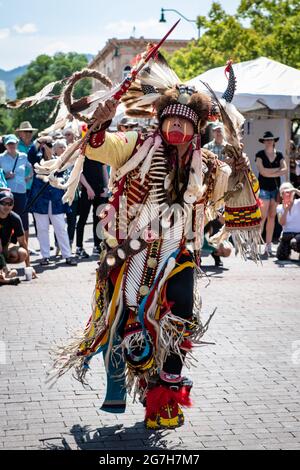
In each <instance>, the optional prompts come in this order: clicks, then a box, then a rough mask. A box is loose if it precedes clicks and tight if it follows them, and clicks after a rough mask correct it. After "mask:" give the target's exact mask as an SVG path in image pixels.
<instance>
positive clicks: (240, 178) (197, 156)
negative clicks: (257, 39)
mask: <svg viewBox="0 0 300 470" xmlns="http://www.w3.org/2000/svg"><path fill="white" fill-rule="evenodd" d="M231 69H232V67H231ZM231 69H230V74H231V78H232V74H233V71H232V70H231ZM229 85H230V87H229V88H228V89H227V90H226V92H225V93H224V96H223V97H224V103H223V105H220V103H219V104H218V102H217V101H216V97H215V96H214V95H213V96H214V98H213V97H210V96H209V95H208V94H206V93H200V92H197V91H196V90H195V88H193V87H190V86H188V85H186V84H182V83H181V81H180V80H179V78H178V77H177V76H176V74H175V73H174V72H173V71H172V70H171V69H170V68H169V67H168V65H167V64H166V63H165V62H163V61H162V58H161V57H159V58H158V60H156V61H153V62H152V63H151V65H149V67H147V68H145V69H144V71H143V72H142V73H141V76H140V80H138V81H136V82H135V83H134V85H133V86H132V88H131V89H130V90H129V92H128V93H127V94H126V95H125V96H124V100H123V101H124V104H125V106H126V108H127V115H128V116H132V117H136V118H138V117H151V116H152V117H153V115H155V116H156V117H157V119H158V123H159V124H158V128H157V129H155V131H154V132H153V133H151V134H150V135H149V136H148V137H147V138H146V139H144V138H143V136H142V135H141V134H140V133H138V132H136V131H130V132H124V133H121V132H119V133H117V134H112V133H109V132H106V129H108V127H109V125H110V122H111V120H112V119H113V118H114V116H115V113H116V109H117V105H118V103H117V102H116V101H114V100H113V99H108V100H106V101H105V102H102V103H100V104H99V106H98V108H97V110H96V111H95V112H94V115H93V122H94V125H95V124H96V123H98V129H96V130H95V132H93V133H92V135H91V137H90V139H89V144H88V146H87V147H86V149H85V155H86V156H87V158H88V159H90V160H94V161H98V162H102V163H103V164H107V165H109V166H111V167H112V197H111V199H110V201H109V204H107V205H105V207H103V210H102V211H101V212H100V218H101V226H102V228H103V232H104V240H103V247H102V248H103V250H102V255H101V257H100V263H99V268H98V271H97V280H96V289H95V300H94V309H93V312H92V317H91V319H90V321H89V323H88V325H87V328H86V329H85V331H84V333H83V335H82V338H81V339H80V340H79V341H78V339H77V341H75V342H74V341H73V342H72V344H71V343H70V345H67V346H66V347H65V348H63V350H61V355H60V354H58V358H57V361H56V362H55V371H54V372H56V374H55V375H54V377H55V376H59V377H60V376H61V375H62V374H63V373H64V372H66V371H67V370H69V369H70V368H73V367H74V369H75V371H76V373H77V375H78V378H79V380H81V381H82V382H84V381H85V376H86V372H87V371H88V368H89V362H90V360H91V359H92V357H93V356H94V355H96V354H98V353H100V352H102V353H103V354H104V359H105V366H106V372H107V394H106V398H105V401H104V403H103V406H102V410H104V411H107V412H112V413H122V412H124V411H125V407H126V391H129V392H130V391H133V392H134V393H135V394H137V395H138V396H139V398H140V401H141V402H142V403H143V405H144V406H145V408H146V416H145V425H146V427H147V428H150V429H160V428H176V427H178V426H181V425H182V424H183V422H184V416H183V411H182V409H181V407H182V406H190V405H191V400H190V390H191V387H192V382H191V381H190V380H189V379H187V378H186V377H184V376H183V375H182V368H183V365H184V364H186V365H188V366H189V365H190V364H192V363H193V356H192V348H193V345H195V344H200V343H201V338H202V336H203V334H204V332H205V331H206V329H207V327H208V323H209V321H208V323H207V324H206V325H204V326H203V325H202V323H201V321H200V318H199V311H200V298H199V286H198V283H197V280H198V278H199V259H200V250H201V247H202V243H203V227H204V220H205V210H206V208H207V207H208V206H209V208H210V213H211V215H212V217H215V216H216V213H217V211H218V209H219V208H220V207H222V206H223V205H224V194H225V192H226V190H227V185H228V181H229V176H230V174H231V172H232V178H233V179H232V183H231V185H230V192H229V194H227V201H228V202H227V206H226V214H225V219H226V224H227V227H229V229H230V230H231V231H234V232H235V235H236V237H235V240H236V244H237V248H239V249H240V250H241V251H243V254H244V256H246V254H247V253H246V249H247V247H248V246H250V247H251V250H252V251H251V252H250V254H252V255H253V256H256V253H257V251H256V252H255V246H256V241H257V239H258V237H259V236H260V220H261V219H260V211H259V208H258V205H257V201H256V195H255V191H257V188H256V189H255V190H254V189H253V188H252V183H253V182H254V177H253V176H252V174H251V173H250V170H249V162H248V159H247V158H246V156H245V155H244V154H243V152H242V150H241V146H240V143H239V140H238V138H237V135H238V133H237V132H235V131H234V132H233V131H232V139H231V143H232V145H231V146H228V148H227V157H228V163H229V164H230V166H229V165H228V164H227V163H225V162H222V161H220V160H219V159H218V157H217V156H216V155H214V154H213V153H212V152H210V151H209V150H205V149H201V141H200V131H201V129H202V128H203V127H205V126H206V124H207V121H208V120H210V119H212V118H213V117H214V116H215V115H216V114H219V113H220V112H221V113H223V116H224V118H226V119H227V124H228V126H227V129H228V128H230V129H233V128H234V126H233V124H232V121H231V119H230V118H229V115H228V114H227V113H226V111H225V108H226V109H227V102H226V101H231V100H232V98H233V93H232V89H234V86H233V83H232V81H231V82H230V84H229ZM112 96H114V95H112ZM218 105H220V108H218ZM218 109H220V111H218ZM229 109H230V110H231V112H233V110H234V122H235V125H236V126H237V127H238V124H237V123H239V124H241V123H242V122H243V119H242V117H241V116H240V115H239V113H238V112H237V111H236V110H235V108H234V107H233V106H232V105H231V106H230V108H229V107H228V112H229ZM95 121H96V122H95ZM229 124H230V125H231V127H230V126H229ZM233 134H234V136H235V137H234V136H233ZM226 137H227V136H226ZM233 137H234V138H233ZM226 140H227V141H228V139H226ZM52 170H53V168H52ZM74 170H76V169H74ZM250 177H251V181H250ZM74 178H75V171H74V174H73V177H72V175H71V178H70V179H71V180H72V181H74ZM70 188H71V186H70V187H69V188H68V191H67V193H66V195H67V198H68V197H70V199H69V202H71V200H72V197H71V196H72V194H71V192H70V191H69V189H70ZM242 190H243V191H242ZM245 193H246V195H249V199H248V198H247V197H244V196H243V195H244V194H245ZM241 194H242V199H241ZM229 197H231V199H229ZM229 202H230V203H231V204H229Z"/></svg>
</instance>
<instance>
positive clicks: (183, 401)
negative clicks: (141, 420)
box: [146, 385, 192, 418]
mask: <svg viewBox="0 0 300 470" xmlns="http://www.w3.org/2000/svg"><path fill="white" fill-rule="evenodd" d="M169 403H175V404H177V405H181V406H185V407H187V408H190V407H191V406H192V401H191V399H190V389H189V388H188V387H185V386H183V387H181V388H180V389H179V390H178V391H175V390H172V389H170V388H169V387H164V386H163V385H159V386H158V387H155V388H153V389H152V390H148V392H147V395H146V418H148V417H150V416H153V415H156V414H157V413H159V411H160V409H161V408H162V407H163V406H166V405H168V404H169Z"/></svg>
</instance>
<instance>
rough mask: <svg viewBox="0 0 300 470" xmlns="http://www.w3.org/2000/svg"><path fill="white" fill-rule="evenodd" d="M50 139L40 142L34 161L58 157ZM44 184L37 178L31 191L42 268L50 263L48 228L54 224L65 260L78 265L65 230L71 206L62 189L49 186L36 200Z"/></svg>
mask: <svg viewBox="0 0 300 470" xmlns="http://www.w3.org/2000/svg"><path fill="white" fill-rule="evenodd" d="M50 139H51V138H49V137H43V138H41V139H39V149H38V151H36V153H35V155H34V154H33V152H32V154H31V155H30V157H29V158H30V159H31V161H34V160H35V161H36V162H39V161H40V160H41V159H42V158H43V159H44V160H52V159H53V158H55V156H54V155H53V144H52V142H50ZM43 185H45V183H44V182H43V181H42V180H40V179H39V178H37V177H36V176H34V179H33V184H32V189H31V195H30V196H31V201H33V202H29V204H30V205H31V210H32V212H33V214H34V218H35V221H36V227H37V237H38V240H39V243H40V248H41V254H42V257H43V258H42V260H41V262H40V264H41V266H48V265H49V264H51V261H50V239H49V227H50V222H51V224H52V225H53V229H54V233H55V236H56V239H57V243H58V246H59V248H60V251H61V254H62V257H63V258H64V259H65V260H66V264H68V265H70V266H76V265H77V262H76V260H75V258H72V256H71V248H70V243H69V238H68V234H67V230H66V224H65V218H64V214H65V213H66V212H67V211H68V206H67V205H66V204H63V203H62V196H63V190H61V189H57V188H53V187H52V186H50V185H49V186H47V187H46V189H45V190H44V191H43V192H42V193H41V194H40V196H39V197H38V198H37V199H35V198H36V195H37V194H38V193H39V191H40V190H41V188H42V186H43Z"/></svg>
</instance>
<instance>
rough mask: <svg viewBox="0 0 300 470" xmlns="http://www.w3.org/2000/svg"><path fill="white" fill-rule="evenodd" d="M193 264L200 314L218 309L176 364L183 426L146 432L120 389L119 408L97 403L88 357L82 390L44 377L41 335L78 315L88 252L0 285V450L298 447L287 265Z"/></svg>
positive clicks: (96, 381) (98, 369) (295, 285)
mask: <svg viewBox="0 0 300 470" xmlns="http://www.w3.org/2000/svg"><path fill="white" fill-rule="evenodd" d="M89 229H90V228H89ZM87 248H88V250H91V244H90V243H89V244H88V245H87ZM36 259H37V258H34V260H36ZM204 265H205V266H206V267H205V271H206V274H207V276H208V277H207V278H205V277H204V278H203V280H202V281H201V290H202V296H203V316H204V318H207V317H208V315H209V314H210V313H211V312H212V311H213V309H214V308H215V307H217V308H218V310H217V313H216V315H215V317H214V319H213V321H212V323H211V326H210V328H209V331H208V333H207V334H206V336H205V340H207V341H214V342H215V343H216V345H215V346H206V347H204V348H200V349H199V350H197V354H196V356H197V359H198V364H197V367H196V368H195V369H193V370H192V371H186V373H187V375H188V376H190V377H192V379H193V380H194V388H193V400H194V407H193V408H192V409H191V410H188V411H186V413H185V415H186V424H185V426H184V427H182V428H180V429H177V430H173V431H164V432H156V433H153V432H148V431H146V430H144V427H143V408H142V406H141V405H139V404H133V403H132V401H131V399H130V398H129V400H128V409H127V413H126V414H125V415H110V414H106V413H103V412H101V411H100V406H101V404H102V400H103V398H104V391H105V376H104V373H103V367H102V364H101V363H100V361H101V360H100V358H98V357H97V358H95V359H94V363H92V370H91V373H90V375H89V377H90V385H91V388H90V389H87V390H85V389H83V388H82V386H81V385H80V384H79V383H78V382H77V381H76V380H74V379H73V378H72V377H71V374H68V375H67V376H65V377H63V378H62V379H61V380H60V381H59V382H58V383H57V384H56V385H55V386H54V387H53V388H52V389H49V387H48V386H47V385H46V384H45V379H46V371H47V370H48V368H49V365H50V363H51V362H50V359H49V349H50V347H51V344H52V343H53V341H59V340H63V339H66V338H68V337H69V335H70V332H71V331H73V330H74V329H77V328H78V327H83V326H84V324H85V321H86V320H87V319H88V317H89V314H90V308H89V306H90V300H91V294H92V291H93V284H94V270H95V267H96V259H95V258H93V259H92V260H89V261H86V262H81V263H80V264H79V266H78V267H77V268H74V267H69V266H64V265H63V263H62V262H60V263H59V264H57V265H56V266H54V267H50V268H48V269H46V270H44V272H43V273H41V274H40V275H39V279H38V280H36V281H33V282H32V283H26V282H23V283H22V284H21V285H20V286H18V287H2V288H0V306H1V313H0V320H1V336H0V340H1V343H0V348H1V349H0V379H1V382H0V421H1V428H0V449H99V450H112V449H144V450H146V449H156V450H159V449H171V450H172V449H174V450H179V449H181V450H183V449H193V450H194V449H249V448H250V449H300V413H299V411H300V396H299V384H300V299H299V283H300V265H299V262H298V263H296V262H295V263H287V264H285V265H282V264H277V263H276V262H275V258H273V259H270V260H267V261H263V266H262V267H261V266H256V265H255V264H254V263H252V262H247V263H244V262H243V261H241V260H240V259H239V258H235V257H232V258H230V259H229V260H227V261H225V266H226V268H229V269H228V270H227V269H225V270H215V269H214V268H213V267H212V263H211V260H210V259H209V258H205V260H204ZM209 265H210V266H209ZM208 280H210V285H209V286H207V284H208Z"/></svg>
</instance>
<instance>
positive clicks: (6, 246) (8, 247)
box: [0, 189, 36, 279]
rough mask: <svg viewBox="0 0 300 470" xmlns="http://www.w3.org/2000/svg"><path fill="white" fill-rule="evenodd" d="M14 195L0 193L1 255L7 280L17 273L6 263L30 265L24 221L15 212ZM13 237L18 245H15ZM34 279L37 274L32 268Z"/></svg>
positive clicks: (8, 191)
mask: <svg viewBox="0 0 300 470" xmlns="http://www.w3.org/2000/svg"><path fill="white" fill-rule="evenodd" d="M13 209H14V195H13V193H12V192H11V191H10V190H8V189H5V190H2V191H0V255H1V270H2V275H3V274H4V276H5V278H6V279H7V278H9V277H15V274H16V273H15V271H14V270H13V271H12V272H10V270H9V269H8V268H7V266H6V263H10V264H20V263H23V262H25V265H26V267H31V265H30V255H29V250H28V244H27V240H26V237H25V232H24V228H23V224H22V220H21V218H20V216H19V215H18V214H16V213H15V212H14V211H13ZM13 236H14V237H15V239H16V241H17V243H13ZM32 274H33V278H36V273H35V271H34V269H33V268H32Z"/></svg>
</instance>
